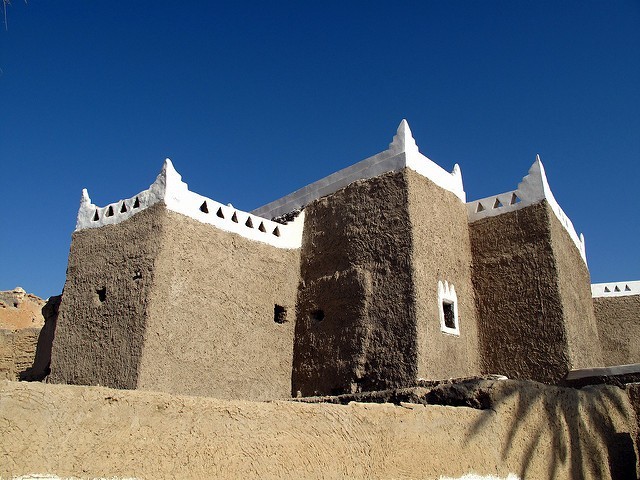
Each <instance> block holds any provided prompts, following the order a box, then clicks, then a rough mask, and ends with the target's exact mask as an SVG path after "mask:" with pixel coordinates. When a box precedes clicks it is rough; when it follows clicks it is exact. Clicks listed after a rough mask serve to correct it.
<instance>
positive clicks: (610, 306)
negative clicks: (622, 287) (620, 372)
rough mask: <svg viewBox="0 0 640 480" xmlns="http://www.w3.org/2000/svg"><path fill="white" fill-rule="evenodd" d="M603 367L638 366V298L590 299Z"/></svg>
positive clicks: (639, 359) (639, 299) (639, 317)
mask: <svg viewBox="0 0 640 480" xmlns="http://www.w3.org/2000/svg"><path fill="white" fill-rule="evenodd" d="M593 307H594V310H595V316H596V321H597V324H598V333H599V336H600V343H601V344H602V356H603V362H604V365H605V366H613V365H626V364H630V363H640V343H639V342H638V338H640V295H628V296H620V297H595V298H593Z"/></svg>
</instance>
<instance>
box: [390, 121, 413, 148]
mask: <svg viewBox="0 0 640 480" xmlns="http://www.w3.org/2000/svg"><path fill="white" fill-rule="evenodd" d="M389 151H391V152H392V153H402V152H417V151H418V145H416V141H415V139H414V138H413V134H412V133H411V128H409V123H408V122H407V121H406V120H405V119H404V118H403V119H402V121H401V122H400V125H398V130H397V131H396V134H395V135H394V137H393V140H392V141H391V143H390V144H389Z"/></svg>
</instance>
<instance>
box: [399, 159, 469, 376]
mask: <svg viewBox="0 0 640 480" xmlns="http://www.w3.org/2000/svg"><path fill="white" fill-rule="evenodd" d="M405 175H406V177H407V185H408V190H409V215H410V219H411V232H412V237H413V245H412V246H413V249H412V259H411V262H412V273H413V282H414V285H415V292H416V315H417V331H418V376H419V377H421V378H425V379H443V378H451V377H464V376H470V375H477V374H479V373H480V358H479V351H478V350H479V347H478V328H477V319H476V305H475V297H474V291H473V284H472V281H471V263H472V260H471V242H470V240H469V226H468V220H467V210H466V205H465V204H464V203H462V202H461V201H460V199H458V197H456V196H455V195H454V194H452V193H451V192H448V191H446V190H443V189H441V188H439V187H438V186H437V185H435V184H434V183H433V182H431V181H430V180H428V179H426V178H425V177H423V176H422V175H418V174H417V173H415V172H413V171H412V170H408V169H406V170H405ZM438 281H442V282H445V281H447V282H448V283H449V284H450V285H453V286H454V287H455V291H456V295H457V300H458V301H457V308H458V324H459V330H460V335H452V334H448V333H444V332H443V331H442V329H441V323H440V314H439V308H440V307H439V304H438Z"/></svg>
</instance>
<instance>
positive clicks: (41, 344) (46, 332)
mask: <svg viewBox="0 0 640 480" xmlns="http://www.w3.org/2000/svg"><path fill="white" fill-rule="evenodd" d="M61 301H62V295H56V296H55V297H50V298H49V300H47V303H46V304H45V305H44V307H42V316H43V317H44V326H43V327H42V330H40V335H39V336H38V345H37V347H36V355H35V358H34V360H33V365H32V366H31V367H30V368H27V369H26V370H24V371H23V372H20V380H23V381H27V382H39V381H41V380H44V379H45V378H46V377H47V375H49V373H50V372H51V368H50V366H51V347H52V345H53V338H54V337H55V333H56V323H57V321H58V311H59V310H60V302H61Z"/></svg>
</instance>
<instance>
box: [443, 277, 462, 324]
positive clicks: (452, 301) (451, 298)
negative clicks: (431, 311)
mask: <svg viewBox="0 0 640 480" xmlns="http://www.w3.org/2000/svg"><path fill="white" fill-rule="evenodd" d="M445 303H447V304H449V305H453V323H454V325H455V326H454V327H453V328H451V327H447V325H446V323H445V320H444V306H443V304H445ZM438 313H439V314H440V330H442V332H443V333H446V334H448V335H455V336H456V337H459V336H460V321H459V317H458V295H457V294H456V289H455V287H454V286H453V285H450V284H449V282H447V281H446V280H445V281H444V282H443V281H442V280H438Z"/></svg>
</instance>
